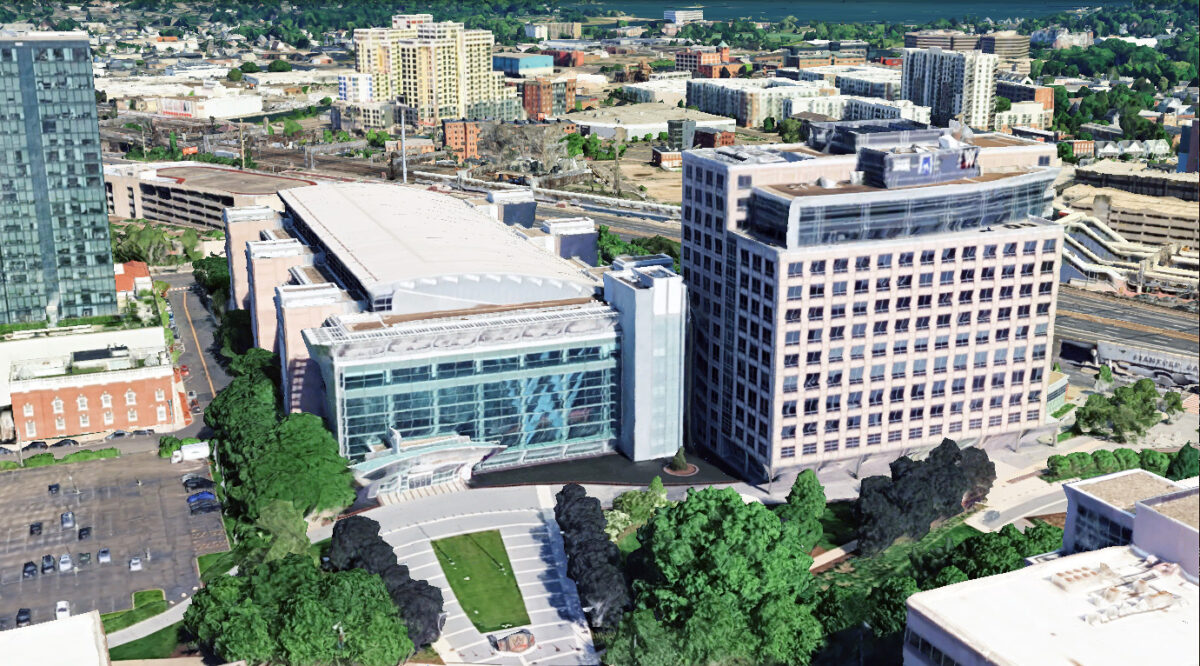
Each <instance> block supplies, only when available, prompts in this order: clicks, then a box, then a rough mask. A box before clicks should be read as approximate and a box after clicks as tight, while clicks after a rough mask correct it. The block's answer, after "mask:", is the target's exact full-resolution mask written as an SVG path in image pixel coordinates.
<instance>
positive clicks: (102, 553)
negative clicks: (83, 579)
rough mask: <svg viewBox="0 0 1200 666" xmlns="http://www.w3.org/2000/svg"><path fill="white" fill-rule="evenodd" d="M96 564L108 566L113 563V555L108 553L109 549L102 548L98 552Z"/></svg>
mask: <svg viewBox="0 0 1200 666" xmlns="http://www.w3.org/2000/svg"><path fill="white" fill-rule="evenodd" d="M96 562H97V563H99V564H108V563H110V562H112V555H111V554H110V553H109V552H108V549H107V548H101V549H100V550H98V551H96Z"/></svg>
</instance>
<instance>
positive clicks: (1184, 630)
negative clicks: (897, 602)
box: [908, 546, 1200, 666]
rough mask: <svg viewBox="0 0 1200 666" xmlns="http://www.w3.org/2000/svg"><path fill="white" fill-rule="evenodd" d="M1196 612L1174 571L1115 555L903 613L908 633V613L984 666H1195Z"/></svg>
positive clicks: (934, 597) (938, 593)
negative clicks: (924, 620) (966, 649)
mask: <svg viewBox="0 0 1200 666" xmlns="http://www.w3.org/2000/svg"><path fill="white" fill-rule="evenodd" d="M1135 581H1143V582H1135ZM1197 602H1200V594H1197V587H1196V584H1195V583H1193V582H1189V581H1188V580H1187V579H1185V578H1184V577H1183V576H1182V575H1180V570H1179V567H1178V565H1177V564H1174V563H1163V564H1160V565H1159V566H1157V567H1154V566H1151V565H1150V563H1149V562H1147V561H1146V560H1144V559H1143V558H1142V557H1140V556H1139V555H1138V554H1137V553H1136V552H1135V551H1134V550H1133V549H1132V548H1130V547H1129V546H1114V547H1112V548H1104V549H1102V550H1096V551H1091V552H1087V553H1079V554H1078V555H1071V556H1068V557H1062V558H1058V559H1055V560H1050V561H1047V562H1043V563H1039V564H1034V565H1031V566H1028V567H1025V568H1024V569H1019V570H1017V571H1013V572H1009V573H1005V574H1000V575H998V576H987V577H985V578H978V579H976V580H971V581H967V582H965V583H958V584H956V585H949V586H947V587H942V588H938V589H934V590H929V591H927V592H918V593H917V594H914V595H912V596H911V597H909V598H908V608H909V617H910V623H909V626H910V628H913V629H914V630H917V631H918V633H921V632H920V631H919V628H918V626H914V623H913V622H911V620H912V614H913V613H914V612H916V613H917V614H918V615H920V616H924V617H925V618H927V619H928V620H930V621H932V622H934V623H936V624H937V625H938V626H939V627H940V628H941V630H942V631H945V632H947V633H949V634H950V635H951V636H953V637H954V638H956V639H957V640H959V641H961V642H962V643H963V644H965V645H967V646H969V647H970V648H971V649H973V650H975V651H976V652H977V653H978V654H980V655H982V656H983V659H984V660H986V661H987V662H988V663H991V664H998V665H1002V666H1008V665H1012V666H1026V665H1027V664H1039V666H1060V665H1061V666H1081V665H1088V666H1097V665H1100V664H1121V665H1127V664H1128V665H1132V664H1178V665H1185V664H1190V665H1195V664H1198V663H1200V643H1197V641H1196V635H1197V633H1198V632H1200V615H1197V613H1196V604H1197ZM1110 612H1111V617H1108V615H1109V613H1110ZM929 638H932V639H936V638H937V636H936V635H934V636H931V637H929ZM935 644H936V640H935ZM908 649H911V648H908Z"/></svg>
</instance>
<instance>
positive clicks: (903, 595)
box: [867, 576, 921, 638]
mask: <svg viewBox="0 0 1200 666" xmlns="http://www.w3.org/2000/svg"><path fill="white" fill-rule="evenodd" d="M920 591H921V588H920V587H919V586H918V585H917V581H915V580H913V579H912V578H909V577H908V576H894V577H892V578H888V579H887V580H885V581H883V582H882V583H880V584H879V585H877V586H876V587H873V588H871V593H870V594H868V595H867V606H868V607H869V608H870V611H869V612H868V615H867V621H868V622H870V623H871V631H873V632H875V635H876V636H879V637H881V638H882V637H884V636H891V635H893V634H897V633H899V632H901V631H903V630H904V624H905V619H906V617H907V615H908V605H907V602H908V598H909V597H911V596H912V595H914V594H916V593H917V592H920Z"/></svg>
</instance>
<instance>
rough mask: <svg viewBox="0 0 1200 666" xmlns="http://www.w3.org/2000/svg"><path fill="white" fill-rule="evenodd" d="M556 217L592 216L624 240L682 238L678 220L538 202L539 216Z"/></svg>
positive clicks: (541, 217)
mask: <svg viewBox="0 0 1200 666" xmlns="http://www.w3.org/2000/svg"><path fill="white" fill-rule="evenodd" d="M556 217H590V218H592V219H593V220H595V221H596V224H597V225H600V224H603V225H604V226H606V227H609V228H611V229H612V230H613V232H614V233H616V234H617V235H618V236H620V237H621V238H622V239H623V240H629V239H630V238H634V237H646V236H663V237H666V238H670V239H671V240H673V241H679V240H680V226H679V223H678V222H658V221H655V220H649V219H646V218H643V217H635V216H633V215H615V214H612V213H601V212H598V211H594V210H582V209H579V208H575V207H574V206H566V207H562V208H560V207H558V206H554V205H547V204H538V218H539V219H552V218H556Z"/></svg>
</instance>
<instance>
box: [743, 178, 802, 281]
mask: <svg viewBox="0 0 1200 666" xmlns="http://www.w3.org/2000/svg"><path fill="white" fill-rule="evenodd" d="M745 177H746V176H739V178H745ZM801 275H804V262H801V261H793V262H792V263H790V264H788V277H799V276H801Z"/></svg>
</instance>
